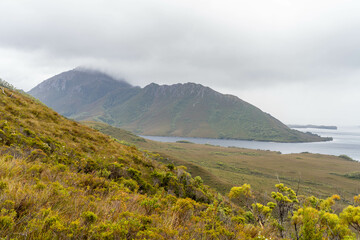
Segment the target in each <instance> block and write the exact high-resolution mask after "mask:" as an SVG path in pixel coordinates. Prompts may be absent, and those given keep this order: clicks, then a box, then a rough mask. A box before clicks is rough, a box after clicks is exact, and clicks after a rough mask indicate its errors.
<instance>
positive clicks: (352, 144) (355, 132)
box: [142, 126, 360, 161]
mask: <svg viewBox="0 0 360 240" xmlns="http://www.w3.org/2000/svg"><path fill="white" fill-rule="evenodd" d="M296 130H299V131H303V132H312V133H315V134H318V135H320V136H322V137H332V138H333V141H328V142H311V143H278V142H260V141H246V140H230V139H213V138H190V137H162V136H142V137H144V138H147V139H150V140H154V141H159V142H176V141H180V140H186V141H190V142H193V143H199V144H211V145H218V146H222V147H240V148H250V149H260V150H270V151H279V152H281V153H283V154H287V153H301V152H309V153H320V154H328V155H336V156H339V155H347V156H349V157H351V158H352V159H354V160H357V161H360V127H349V126H348V127H346V126H344V127H338V129H337V130H329V129H315V128H311V129H310V128H301V129H296Z"/></svg>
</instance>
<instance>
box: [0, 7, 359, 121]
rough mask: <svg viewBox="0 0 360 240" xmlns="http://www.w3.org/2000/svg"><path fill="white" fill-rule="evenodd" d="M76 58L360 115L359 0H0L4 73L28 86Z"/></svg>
mask: <svg viewBox="0 0 360 240" xmlns="http://www.w3.org/2000/svg"><path fill="white" fill-rule="evenodd" d="M77 66H85V67H91V68H96V69H99V70H103V71H105V72H107V73H109V74H111V75H113V76H115V77H118V78H125V79H126V80H127V81H128V82H130V83H132V84H134V85H139V86H145V85H147V84H149V83H151V82H156V83H159V84H172V83H178V82H196V83H201V84H203V85H206V86H209V87H211V88H213V89H215V90H217V91H220V92H222V93H229V94H234V95H237V96H238V97H240V98H241V99H243V100H245V101H247V102H250V103H252V104H254V105H256V106H257V107H259V108H261V109H262V110H263V111H265V112H268V113H270V114H271V115H273V116H274V117H276V118H278V119H279V120H281V121H282V122H284V123H299V124H307V123H310V124H335V125H360V111H359V106H360V1H358V0H356V1H355V0H354V1H347V0H336V1H333V0H316V1H314V0H311V1H310V0H309V1H308V0H301V1H300V0H298V1H293V0H281V1H280V0H279V1H276V0H251V1H250V0H246V1H242V0H234V1H226V0H218V1H211V0H197V1H196V0H191V1H190V0H189V1H187V0H179V1H175V0H142V1H138V0H106V1H103V0H86V1H80V0H77V1H75V0H71V1H70V0H59V1H56V0H51V1H50V0H0V78H2V79H4V80H6V81H8V82H10V83H11V84H13V85H15V86H16V87H18V88H22V89H24V90H30V89H31V88H32V87H34V86H36V85H37V84H38V83H40V82H41V81H43V80H45V79H47V78H49V77H51V76H53V75H55V74H58V73H60V72H63V71H67V70H70V69H73V68H75V67H77Z"/></svg>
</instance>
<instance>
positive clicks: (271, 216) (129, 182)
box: [0, 88, 360, 240]
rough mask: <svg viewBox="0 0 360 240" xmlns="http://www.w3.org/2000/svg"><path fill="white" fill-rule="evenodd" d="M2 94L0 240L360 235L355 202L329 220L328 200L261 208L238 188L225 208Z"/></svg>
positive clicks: (152, 162) (160, 169)
mask: <svg viewBox="0 0 360 240" xmlns="http://www.w3.org/2000/svg"><path fill="white" fill-rule="evenodd" d="M1 90H2V91H1V94H0V208H1V211H0V237H1V238H3V239H166V240H167V239H174V240H175V239H204V240H205V239H209V240H215V239H229V240H230V239H283V238H287V239H288V238H292V237H294V236H295V235H296V236H305V235H306V236H307V238H301V239H315V238H314V237H316V236H317V237H318V238H319V236H320V238H321V237H323V238H324V239H335V238H336V239H344V238H346V239H355V237H356V235H355V231H359V230H360V229H359V230H358V229H357V226H358V225H356V224H358V223H357V220H356V219H359V217H360V207H356V204H358V202H359V203H360V196H356V197H355V198H354V206H348V207H346V208H344V209H342V210H340V211H341V213H340V214H336V213H334V209H339V208H338V206H337V205H336V203H335V200H337V199H339V196H337V195H334V196H331V197H329V198H327V199H318V198H315V197H308V198H302V197H301V196H299V198H298V196H297V195H296V193H295V192H294V191H293V190H291V189H290V188H287V187H286V186H284V185H283V184H278V185H276V187H275V188H274V192H272V193H271V199H273V200H272V202H267V203H266V202H260V201H258V200H256V199H255V198H254V193H253V191H252V190H251V188H250V185H247V184H243V185H242V186H240V187H233V188H231V190H230V192H229V195H228V196H229V198H230V199H231V200H232V202H230V201H229V200H228V199H227V198H226V197H223V196H221V195H220V194H218V193H217V192H215V191H213V190H211V189H210V188H209V187H207V186H205V185H203V183H202V182H203V180H202V179H201V178H200V177H195V178H192V177H191V176H190V174H188V173H187V172H186V171H185V170H184V167H176V166H174V165H172V164H168V165H163V164H161V163H159V162H158V161H157V160H161V159H160V156H159V155H157V154H153V153H151V152H149V151H140V150H139V149H138V148H137V147H135V146H131V145H130V146H129V144H127V143H126V142H122V141H118V140H115V139H113V138H111V137H109V136H107V135H104V134H102V133H100V132H98V131H96V130H93V129H91V128H88V127H86V126H83V125H81V124H79V123H77V122H74V121H71V120H68V119H66V118H64V117H62V116H60V115H59V114H58V113H56V112H54V111H52V110H51V109H49V108H47V107H45V106H43V105H42V104H40V103H38V102H37V101H35V100H33V99H31V98H28V97H26V96H25V95H22V94H21V93H19V92H17V91H13V90H9V89H4V88H2V89H1ZM139 141H141V140H139ZM358 200H359V201H358ZM263 204H264V205H263ZM358 209H359V211H358ZM284 211H285V212H284ZM358 212H359V213H358ZM287 213H289V214H290V215H289V217H287V216H288V215H287ZM284 214H285V215H284ZM309 214H311V215H310V216H311V217H310V218H309V217H308V216H309ZM313 218H315V219H320V220H321V221H320V222H318V221H314V220H313ZM294 226H295V228H294ZM350 226H355V227H353V228H350ZM309 228H311V229H312V231H309V230H308V229H309ZM294 229H295V230H294ZM351 229H353V230H354V232H353V231H352V230H351Z"/></svg>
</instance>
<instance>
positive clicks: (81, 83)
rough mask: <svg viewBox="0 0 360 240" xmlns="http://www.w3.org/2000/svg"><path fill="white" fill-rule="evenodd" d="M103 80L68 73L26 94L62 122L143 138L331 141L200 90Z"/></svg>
mask: <svg viewBox="0 0 360 240" xmlns="http://www.w3.org/2000/svg"><path fill="white" fill-rule="evenodd" d="M84 74H85V75H86V76H84ZM101 74H102V73H99V72H94V71H93V72H86V71H85V73H84V71H82V72H81V71H78V70H71V71H68V72H64V73H61V74H58V75H56V76H54V77H53V78H50V79H47V80H45V81H44V82H43V83H41V84H40V85H38V86H36V87H35V88H33V89H32V90H30V91H29V94H31V95H32V96H34V97H37V98H39V99H40V101H42V102H44V103H45V104H46V105H48V106H50V107H52V108H53V109H55V110H56V111H58V112H59V113H60V114H63V115H64V116H66V117H69V118H73V119H75V120H95V121H101V122H105V123H108V124H110V125H113V126H116V127H121V128H124V129H126V130H130V131H132V132H134V133H136V134H141V135H159V136H182V137H210V138H228V139H243V140H259V141H277V142H308V141H326V140H330V139H328V138H321V137H319V136H317V135H311V134H305V133H302V132H299V131H296V130H291V129H290V128H288V127H287V126H286V125H285V124H283V123H281V122H280V121H279V120H277V119H275V118H274V117H272V116H271V115H270V114H268V113H264V112H263V111H261V110H260V109H259V108H257V107H255V106H253V105H251V104H249V103H247V102H245V101H244V100H242V99H240V98H238V97H236V96H233V95H229V94H221V93H219V92H217V91H215V90H213V89H211V88H209V87H206V86H203V85H201V84H197V83H190V82H188V83H178V84H173V85H159V84H156V83H151V84H149V85H147V86H145V87H144V88H140V87H133V86H131V85H130V84H128V83H126V82H125V81H124V80H123V81H122V82H119V81H118V82H116V80H115V79H112V78H111V77H110V76H108V75H106V76H107V78H100V77H98V75H101ZM77 75H79V76H77ZM93 75H94V76H93ZM101 76H102V75H101ZM86 78H87V79H89V80H86ZM64 79H65V80H67V88H66V86H64V84H63V83H62V82H64ZM79 79H80V80H79ZM44 83H47V85H46V84H44ZM61 84H63V85H61ZM41 85H42V86H43V87H41ZM44 86H47V88H45V87H44ZM62 89H66V91H64V90H62ZM79 89H80V90H79Z"/></svg>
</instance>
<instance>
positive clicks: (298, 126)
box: [287, 124, 337, 130]
mask: <svg viewBox="0 0 360 240" xmlns="http://www.w3.org/2000/svg"><path fill="white" fill-rule="evenodd" d="M287 126H288V127H289V128H317V129H329V130H337V126H326V125H312V124H308V125H300V124H288V125H287Z"/></svg>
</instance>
